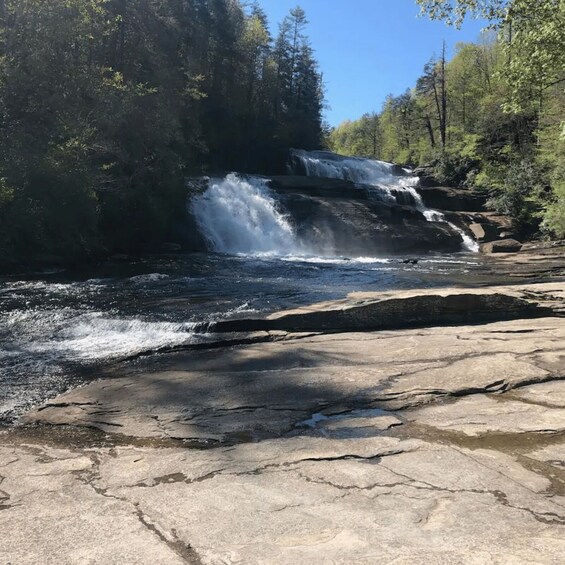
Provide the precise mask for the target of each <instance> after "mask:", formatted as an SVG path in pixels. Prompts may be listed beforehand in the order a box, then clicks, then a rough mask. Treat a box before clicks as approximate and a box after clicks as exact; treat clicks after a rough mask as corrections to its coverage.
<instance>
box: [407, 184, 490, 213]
mask: <svg viewBox="0 0 565 565" xmlns="http://www.w3.org/2000/svg"><path fill="white" fill-rule="evenodd" d="M418 192H419V193H420V195H421V197H422V200H423V201H424V204H425V205H426V206H427V207H428V208H434V209H437V210H442V211H449V212H457V211H459V212H482V211H484V209H485V203H486V196H484V195H482V194H480V193H478V192H475V191H471V190H464V189H458V188H448V187H443V186H432V187H430V186H420V187H419V189H418Z"/></svg>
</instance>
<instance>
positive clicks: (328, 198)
mask: <svg viewBox="0 0 565 565" xmlns="http://www.w3.org/2000/svg"><path fill="white" fill-rule="evenodd" d="M270 187H271V189H273V190H274V191H276V192H277V193H278V194H279V196H280V203H281V206H282V208H283V209H284V210H285V211H287V212H288V214H289V215H290V216H291V218H292V220H293V224H294V225H295V227H296V230H297V233H298V236H299V237H300V238H302V239H303V240H304V241H307V242H309V243H310V244H313V245H314V246H315V247H317V248H318V249H322V250H325V251H328V252H331V251H332V249H333V250H337V251H339V253H340V254H343V255H352V256H355V255H360V254H361V255H363V254H379V253H380V254H382V253H388V254H393V253H422V252H427V251H430V250H434V251H446V252H454V251H459V250H460V248H461V242H462V240H461V236H460V235H459V234H458V233H457V232H455V231H454V230H453V229H452V228H450V226H449V225H447V224H445V223H438V222H428V221H426V219H425V218H424V216H423V214H422V213H421V212H420V211H418V210H416V209H415V208H413V207H411V206H409V205H408V206H403V205H390V204H387V203H384V202H381V201H379V200H377V199H375V197H374V196H372V195H371V192H370V190H369V189H366V188H362V187H357V186H356V185H355V184H353V183H352V182H350V181H345V180H339V179H326V178H314V177H293V176H287V177H272V178H271V179H270Z"/></svg>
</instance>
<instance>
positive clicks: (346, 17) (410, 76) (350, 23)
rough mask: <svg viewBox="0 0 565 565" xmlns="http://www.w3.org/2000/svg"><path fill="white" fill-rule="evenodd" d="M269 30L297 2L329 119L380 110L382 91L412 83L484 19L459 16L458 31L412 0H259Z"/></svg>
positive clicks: (476, 30) (337, 120)
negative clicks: (421, 14)
mask: <svg viewBox="0 0 565 565" xmlns="http://www.w3.org/2000/svg"><path fill="white" fill-rule="evenodd" d="M260 4H261V6H262V7H263V9H264V10H265V11H266V12H267V15H268V16H269V20H270V24H271V28H272V30H273V34H276V31H277V30H278V22H280V21H281V20H282V18H284V16H285V15H286V14H288V12H289V10H290V9H291V8H294V7H295V6H296V5H297V4H299V5H300V6H301V7H302V8H303V9H304V10H305V11H306V15H307V17H308V20H309V22H310V23H309V25H308V35H309V36H310V39H311V41H312V46H313V47H314V49H315V50H316V57H317V59H318V61H319V63H320V69H321V70H322V71H323V73H324V82H325V84H326V98H327V102H328V104H329V106H330V107H331V108H329V109H328V110H327V111H326V118H327V119H328V121H329V122H330V124H331V125H334V126H335V125H337V124H339V123H340V122H342V121H343V120H345V119H356V118H358V117H360V116H361V115H362V114H364V113H365V112H370V111H373V110H376V111H378V110H380V109H381V106H382V104H383V102H384V100H385V97H386V96H387V94H401V93H402V92H404V91H405V90H406V89H407V88H410V87H412V86H414V84H415V81H416V79H417V78H418V77H419V76H420V74H421V72H422V69H423V67H424V65H425V64H426V62H427V61H428V60H429V59H430V57H431V56H432V55H433V54H439V53H440V52H441V45H442V41H443V40H444V39H445V41H446V44H447V46H448V54H452V53H453V52H454V48H455V45H456V44H457V43H458V42H460V41H475V40H476V39H477V38H478V37H479V34H480V31H481V29H482V28H483V27H485V23H484V22H481V21H477V20H469V21H467V22H465V24H464V25H463V27H462V29H461V30H460V31H458V30H456V29H454V28H450V27H448V26H446V25H445V24H444V23H443V22H431V21H429V20H428V19H426V18H420V17H418V14H419V7H418V6H417V5H416V2H415V0H260Z"/></svg>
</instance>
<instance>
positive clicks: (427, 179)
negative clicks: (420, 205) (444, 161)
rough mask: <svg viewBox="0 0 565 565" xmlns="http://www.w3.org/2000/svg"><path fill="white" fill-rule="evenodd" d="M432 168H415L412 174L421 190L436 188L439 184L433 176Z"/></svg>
mask: <svg viewBox="0 0 565 565" xmlns="http://www.w3.org/2000/svg"><path fill="white" fill-rule="evenodd" d="M433 170H434V168H433V166H431V165H430V166H420V167H416V168H415V169H414V171H413V174H414V175H415V176H417V177H419V179H420V186H421V187H423V188H427V187H431V186H438V185H439V184H440V183H439V182H438V180H437V179H436V177H435V176H434V174H433Z"/></svg>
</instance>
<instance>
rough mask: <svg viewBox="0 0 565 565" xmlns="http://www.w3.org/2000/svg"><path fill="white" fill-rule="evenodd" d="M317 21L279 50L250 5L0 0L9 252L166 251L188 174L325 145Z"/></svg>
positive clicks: (4, 253)
mask: <svg viewBox="0 0 565 565" xmlns="http://www.w3.org/2000/svg"><path fill="white" fill-rule="evenodd" d="M305 25H306V19H305V15H304V13H303V12H302V11H301V10H300V9H296V10H293V11H292V12H291V15H290V16H289V17H288V18H286V19H285V22H283V25H282V27H281V34H282V35H281V37H279V38H278V40H277V43H276V46H275V45H273V40H272V38H271V36H270V33H269V31H268V22H267V20H266V16H265V14H264V12H263V11H262V10H261V8H260V7H259V6H258V5H254V6H251V7H250V8H245V4H244V3H243V2H240V1H239V0H182V1H177V0H3V1H2V2H0V178H1V179H2V180H1V181H0V238H1V239H0V241H1V243H0V260H18V259H25V258H28V257H41V256H44V255H57V256H60V257H61V258H62V259H73V258H83V257H85V256H88V255H89V254H93V253H98V252H100V251H104V250H107V251H122V252H135V251H140V250H145V249H151V248H153V247H155V246H157V245H159V243H160V242H162V241H165V240H166V239H167V238H168V237H170V235H171V233H172V232H173V231H174V228H175V224H176V223H177V222H180V221H182V219H183V216H184V210H185V200H186V190H187V189H186V188H185V183H184V177H185V176H186V174H187V173H191V174H194V173H198V172H201V171H206V170H222V169H223V170H226V169H235V168H237V169H238V170H247V171H249V172H254V171H259V172H260V171H266V170H267V169H269V168H272V166H273V165H272V163H273V162H276V161H280V162H281V167H283V166H284V160H283V159H282V158H280V157H279V155H281V154H282V153H284V152H285V151H287V150H288V148H289V147H290V146H291V145H296V146H305V147H314V146H317V145H318V144H319V142H320V139H321V132H322V124H321V118H320V115H321V110H322V105H323V93H322V84H321V76H320V73H319V72H318V69H317V63H316V61H315V58H314V54H313V51H312V49H311V47H310V46H309V44H308V39H307V37H306V34H305ZM283 29H284V30H287V31H286V32H284V33H283Z"/></svg>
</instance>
